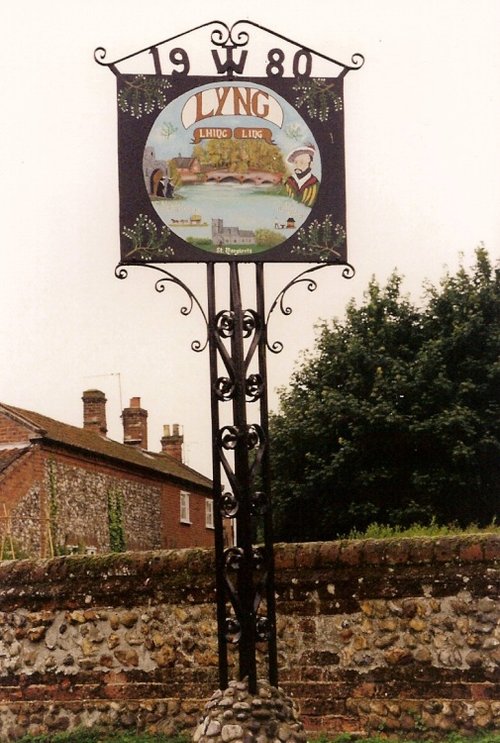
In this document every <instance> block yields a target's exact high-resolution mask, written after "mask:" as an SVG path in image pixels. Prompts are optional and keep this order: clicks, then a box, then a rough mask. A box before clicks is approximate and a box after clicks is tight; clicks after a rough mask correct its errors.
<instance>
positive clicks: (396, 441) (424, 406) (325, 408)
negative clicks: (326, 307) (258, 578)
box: [271, 247, 500, 541]
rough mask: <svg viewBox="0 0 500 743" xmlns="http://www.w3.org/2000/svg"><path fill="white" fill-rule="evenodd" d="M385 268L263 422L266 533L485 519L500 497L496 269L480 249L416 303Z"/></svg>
mask: <svg viewBox="0 0 500 743" xmlns="http://www.w3.org/2000/svg"><path fill="white" fill-rule="evenodd" d="M401 281H402V279H401V277H400V276H399V275H398V274H397V273H394V274H393V275H392V276H391V277H390V279H389V281H388V283H387V285H386V287H385V288H381V287H380V286H379V284H378V283H377V282H376V281H375V280H372V281H371V282H370V284H369V286H368V290H367V292H366V293H365V297H364V302H363V303H362V304H361V306H359V307H357V306H356V304H355V303H354V302H353V301H351V302H350V304H349V305H348V307H347V310H346V317H345V321H344V322H342V323H341V322H338V321H336V320H334V321H332V322H330V323H323V324H322V325H321V326H320V328H319V334H318V338H317V342H316V347H315V349H314V350H313V352H312V353H309V354H308V355H307V356H306V357H305V359H304V361H303V362H302V364H301V366H300V367H299V368H298V369H297V371H296V372H295V374H294V375H293V377H292V380H291V384H290V386H289V388H288V389H284V390H281V393H280V411H279V412H278V414H276V415H275V416H273V417H272V419H271V443H272V467H273V482H274V488H273V489H274V511H275V522H276V524H275V531H276V535H277V538H279V539H284V540H299V541H308V540H313V539H331V538H334V537H336V536H339V535H342V534H346V533H348V532H349V531H350V530H351V529H353V528H356V529H358V530H363V529H364V528H366V527H367V526H368V525H369V524H370V523H372V522H375V521H376V522H378V523H384V524H389V525H393V526H396V525H397V526H403V527H404V526H409V525H411V524H412V523H421V524H425V523H428V522H430V521H431V520H432V519H434V520H435V521H437V522H438V523H440V524H444V523H450V522H452V521H455V522H457V523H459V524H460V525H462V526H466V525H467V524H469V523H471V522H475V523H478V524H480V525H485V524H487V523H489V522H490V521H491V520H492V519H493V518H494V516H495V514H496V513H497V512H498V507H499V504H500V456H499V455H500V361H499V350H500V297H499V286H500V270H498V269H497V270H494V269H493V268H492V266H491V263H490V260H489V258H488V255H487V252H486V251H485V250H484V248H482V247H481V248H478V249H477V251H476V262H475V265H474V267H473V268H472V270H471V271H470V272H469V271H467V270H466V268H464V267H463V266H461V268H460V269H459V270H458V272H457V274H456V275H454V276H452V275H450V274H447V275H445V276H444V278H443V279H442V280H441V282H440V284H439V286H438V287H434V286H432V285H427V286H426V303H425V306H424V307H423V308H417V307H416V306H415V305H414V304H412V303H411V302H410V300H409V299H408V298H407V297H405V296H403V295H402V294H401Z"/></svg>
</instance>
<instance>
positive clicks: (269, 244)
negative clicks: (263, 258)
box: [255, 229, 283, 248]
mask: <svg viewBox="0 0 500 743" xmlns="http://www.w3.org/2000/svg"><path fill="white" fill-rule="evenodd" d="M255 242H256V243H257V245H259V246H265V247H266V248H274V247H275V246H276V245H279V244H280V243H281V242H283V237H282V235H280V233H279V232H276V231H275V230H266V229H262V230H256V231H255Z"/></svg>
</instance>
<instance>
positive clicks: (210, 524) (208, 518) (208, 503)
mask: <svg viewBox="0 0 500 743" xmlns="http://www.w3.org/2000/svg"><path fill="white" fill-rule="evenodd" d="M205 526H206V527H207V529H213V528H214V502H213V500H212V498H205Z"/></svg>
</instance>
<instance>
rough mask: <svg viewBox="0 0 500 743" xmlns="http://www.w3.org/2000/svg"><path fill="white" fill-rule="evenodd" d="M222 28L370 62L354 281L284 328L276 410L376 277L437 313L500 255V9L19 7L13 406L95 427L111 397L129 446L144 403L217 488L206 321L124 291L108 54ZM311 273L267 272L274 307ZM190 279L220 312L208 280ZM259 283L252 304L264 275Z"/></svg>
mask: <svg viewBox="0 0 500 743" xmlns="http://www.w3.org/2000/svg"><path fill="white" fill-rule="evenodd" d="M215 19H219V20H222V21H224V22H225V23H227V24H228V25H231V24H232V23H234V22H235V21H237V20H240V19H246V20H251V21H253V22H254V23H257V24H259V25H261V26H265V27H267V28H269V29H272V30H274V31H276V32H278V33H280V34H282V35H283V36H286V37H288V38H290V39H293V40H295V41H298V42H299V43H301V44H304V45H305V46H308V47H310V48H312V49H314V50H317V51H318V52H321V53H323V54H326V55H328V56H331V57H334V58H335V59H339V60H341V61H344V62H347V63H349V61H350V59H351V56H352V55H353V54H354V53H356V52H359V53H361V54H363V55H364V56H365V60H366V61H365V64H364V66H363V67H362V68H361V69H360V70H357V71H353V72H350V73H349V74H348V75H347V77H346V80H345V102H344V106H345V127H346V132H345V133H346V172H347V175H346V179H347V181H346V187H347V236H348V245H349V261H350V262H351V263H352V264H353V265H354V267H355V269H356V275H355V277H354V278H353V279H350V280H346V279H343V278H342V276H341V272H340V271H339V270H338V269H337V268H326V269H324V270H322V271H320V272H318V274H317V280H318V288H317V290H316V291H315V292H313V293H310V292H308V291H307V289H306V287H305V286H304V285H301V286H298V287H296V288H294V289H293V290H292V291H291V292H290V294H289V295H288V304H289V305H290V306H291V307H292V309H293V312H292V314H291V315H289V316H287V317H284V316H282V315H280V314H279V313H277V312H275V313H273V315H272V317H271V321H270V326H269V334H270V340H271V341H274V340H281V341H282V342H283V344H284V350H283V352H282V353H281V354H280V355H279V356H271V355H270V358H269V359H268V374H269V387H270V405H271V408H272V409H276V406H277V399H278V398H277V394H276V389H277V388H278V387H280V386H283V385H286V384H287V382H288V380H289V378H290V375H291V373H292V371H293V369H294V367H295V365H296V364H297V362H299V361H300V358H301V354H302V353H303V352H304V350H305V349H307V348H311V347H312V346H313V344H314V338H315V332H316V331H315V325H316V323H317V322H318V319H320V318H325V319H328V318H332V317H338V318H341V317H342V316H343V313H344V309H345V306H346V304H347V302H348V301H349V299H350V298H351V297H354V298H356V300H358V301H360V300H361V299H362V296H363V292H364V290H365V289H366V287H367V284H368V281H369V280H370V278H371V277H372V276H375V277H376V278H377V279H378V281H379V282H381V283H384V282H385V281H386V279H387V278H388V276H389V275H390V273H391V272H392V271H393V270H394V269H397V270H398V271H399V272H400V273H401V274H402V275H403V276H404V277H405V279H404V284H403V288H404V290H405V291H407V292H408V293H410V295H411V296H412V298H413V299H414V300H415V301H421V298H422V284H423V282H424V281H425V280H426V279H429V280H430V281H432V282H434V283H437V282H438V281H439V278H440V277H441V276H442V275H443V273H444V271H445V269H446V268H448V269H449V270H450V271H454V270H456V268H457V266H458V262H459V255H460V254H462V255H463V260H464V262H465V263H466V264H467V265H470V264H471V263H472V261H473V257H474V250H475V248H476V247H477V246H478V245H479V244H480V243H483V244H484V245H485V246H486V248H487V249H488V251H489V253H490V256H491V257H492V258H493V259H497V258H498V257H499V255H500V209H499V204H500V134H499V133H500V45H499V44H498V29H499V28H500V2H498V0H418V1H415V2H414V0H349V1H347V0H343V1H340V0H315V2H314V3H313V4H311V5H309V6H307V5H304V3H298V2H295V1H294V0H289V2H287V3H286V4H280V3H269V2H267V1H266V2H264V0H253V1H252V2H251V3H249V2H245V3H238V2H235V1H232V2H227V1H226V0H218V2H216V3H200V2H193V1H192V0H184V2H183V3H175V4H174V3H166V2H164V0H162V1H161V2H160V1H157V0H142V2H140V3H139V2H132V1H131V0H45V1H43V0H41V1H40V2H34V1H30V0H16V3H2V5H1V8H0V27H1V28H2V30H3V33H2V44H1V49H0V65H1V67H0V69H1V70H2V75H1V78H0V86H1V99H2V103H3V105H2V117H1V128H2V137H1V138H0V163H1V168H2V177H1V179H0V197H1V201H0V203H1V232H0V234H1V243H0V251H1V262H0V282H1V284H0V286H1V292H0V313H1V318H2V321H1V323H0V350H1V360H0V401H2V402H5V403H7V404H10V405H16V406H19V407H22V408H26V409H29V410H36V411H37V412H39V413H43V414H45V415H48V416H50V417H52V418H56V419H58V420H61V421H64V422H66V423H70V424H73V425H81V423H82V402H81V395H82V392H83V390H85V389H89V388H98V389H101V390H103V391H104V392H105V393H106V396H107V398H108V428H109V434H108V435H110V436H111V437H112V438H115V439H117V440H121V437H122V429H121V421H120V411H121V409H122V408H123V407H125V406H127V405H128V403H129V400H130V398H131V397H136V396H138V397H140V398H141V404H142V406H143V407H144V408H146V409H147V410H148V412H149V448H150V449H152V450H158V449H159V446H160V444H159V441H160V438H161V436H162V426H163V424H172V423H179V424H180V425H181V426H182V427H183V431H184V437H185V459H186V462H187V463H188V464H189V465H190V466H191V467H194V468H195V469H198V470H200V471H202V472H204V473H205V474H208V475H210V461H211V454H210V451H211V428H210V402H209V378H208V353H207V352H206V351H205V352H203V353H200V354H197V353H194V352H193V351H192V350H191V343H192V341H194V340H197V339H199V340H201V341H203V340H204V336H205V328H204V324H203V319H202V317H201V315H200V314H199V313H197V312H196V311H193V312H192V313H191V315H189V316H187V317H185V316H184V315H183V314H181V309H182V307H183V306H184V305H185V304H186V297H185V295H184V294H183V292H182V291H181V290H180V289H179V288H178V287H175V286H170V287H168V288H167V289H166V290H165V291H164V292H162V293H159V292H157V291H155V286H154V283H155V277H154V273H155V272H154V271H151V270H149V269H147V268H143V267H134V268H131V269H130V270H129V272H128V278H127V279H126V280H124V281H120V280H118V279H117V278H115V275H114V269H115V266H116V264H117V263H118V260H119V227H118V178H117V175H118V168H117V133H116V103H115V79H114V76H113V74H112V73H111V72H110V71H109V70H108V69H106V68H104V67H102V66H100V65H98V64H96V62H95V61H94V57H93V53H94V49H95V48H96V47H99V46H102V47H104V48H106V50H107V56H106V59H107V60H109V61H112V60H115V59H118V58H121V57H123V56H125V55H128V54H131V53H133V52H135V51H137V50H140V49H143V48H145V47H148V46H150V45H152V44H154V43H157V42H159V41H162V40H164V39H167V38H170V37H172V36H174V35H176V34H181V33H183V32H185V31H188V30H189V29H191V28H193V27H194V26H197V25H199V24H201V23H205V22H208V21H212V20H215ZM179 43H180V41H179ZM182 43H184V41H183V42H182ZM185 45H186V47H187V46H188V42H187V41H185ZM273 46H280V43H279V42H277V41H276V40H274V41H273ZM268 48H269V45H268ZM202 49H205V51H206V52H207V53H208V50H209V49H210V44H209V38H208V35H207V37H206V45H205V46H203V45H202V44H199V45H198V52H197V51H196V47H195V49H194V53H193V57H194V62H196V63H198V66H200V65H201V66H202V67H203V66H204V65H206V62H205V59H204V58H203V57H202ZM197 54H199V55H200V56H199V59H195V58H196V55H197ZM300 268H301V267H300V266H297V265H293V264H283V265H273V264H269V265H268V266H266V271H265V274H266V297H267V301H268V304H270V303H271V302H272V300H273V299H274V297H275V296H276V295H277V294H278V292H279V291H280V289H281V288H282V287H283V286H284V285H285V284H287V283H288V281H290V280H291V279H292V278H293V277H294V276H295V275H296V274H297V273H298V272H299V270H300ZM172 270H173V272H175V273H176V275H178V276H179V277H180V278H181V279H182V280H183V281H184V282H185V283H186V284H188V286H189V287H190V288H191V289H192V290H193V291H194V292H195V294H196V295H197V296H198V297H199V298H200V301H201V302H202V303H204V302H205V291H206V290H205V269H204V267H203V266H202V265H197V264H191V265H182V266H173V267H172ZM221 270H222V271H223V270H224V269H223V268H222V269H221ZM242 278H243V284H244V289H245V291H247V290H248V287H250V285H251V282H252V281H253V273H252V271H251V269H249V267H242ZM224 280H225V279H224V277H222V278H221V279H220V285H221V286H224ZM249 296H250V300H249V301H250V302H251V301H252V300H251V295H249ZM220 301H221V303H222V304H221V305H220V307H221V309H223V308H224V306H223V305H224V297H223V296H222V297H221V299H220ZM248 306H251V305H250V304H249V305H248Z"/></svg>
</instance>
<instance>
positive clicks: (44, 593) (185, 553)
mask: <svg viewBox="0 0 500 743" xmlns="http://www.w3.org/2000/svg"><path fill="white" fill-rule="evenodd" d="M274 553H275V570H276V574H277V578H279V573H280V571H289V570H290V569H294V568H296V569H301V570H303V569H315V568H319V567H321V568H322V569H328V568H352V567H355V566H360V567H361V566H371V567H373V566H379V567H380V568H386V569H387V568H394V567H395V566H398V565H405V566H406V567H408V566H410V565H415V566H422V565H426V564H427V565H431V564H440V563H448V564H450V563H452V564H456V565H459V564H464V563H476V562H484V561H486V562H490V561H495V560H497V559H499V558H500V535H498V534H494V533H477V534H467V535H465V536H445V537H436V538H431V537H411V538H407V537H405V538H391V539H366V540H341V541H335V542H304V543H293V544H287V543H278V544H275V545H274ZM214 565H215V563H214V554H213V550H211V549H204V548H195V549H178V550H158V551H151V552H125V553H114V554H108V555H97V556H92V557H88V556H81V555H67V556H63V557H55V558H52V559H49V560H42V559H27V560H14V561H4V562H3V563H0V611H9V610H12V608H15V606H16V604H17V605H19V606H24V607H26V606H27V604H32V603H34V604H36V603H38V602H43V601H47V600H50V599H51V598H52V599H55V598H56V596H60V597H62V596H64V594H65V593H70V594H71V597H72V603H75V601H78V598H79V597H85V596H87V597H88V596H89V595H90V594H91V595H92V603H95V602H98V601H100V600H102V599H105V600H106V603H110V602H116V601H118V602H119V601H120V600H121V599H122V598H123V595H122V590H121V588H122V584H123V591H126V594H127V596H128V599H129V600H130V581H131V579H132V578H133V579H134V581H135V584H134V585H135V588H134V591H135V592H136V593H137V595H140V594H149V593H150V592H151V589H152V587H156V586H157V584H159V583H160V582H161V583H162V585H163V586H165V585H166V586H168V587H169V589H171V590H172V592H173V595H177V594H183V593H186V587H185V585H184V586H183V585H182V578H183V577H184V578H185V579H187V576H189V579H190V583H191V585H193V582H194V584H196V583H198V582H199V581H201V582H202V584H203V587H204V593H205V592H206V591H207V590H210V591H213V590H214V586H213V571H214ZM90 589H91V590H90ZM89 590H90V594H89ZM206 598H207V597H206V596H204V597H203V600H206ZM87 601H88V598H87Z"/></svg>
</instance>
